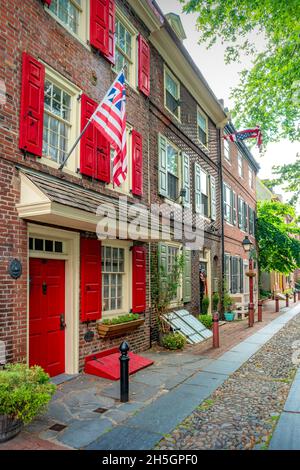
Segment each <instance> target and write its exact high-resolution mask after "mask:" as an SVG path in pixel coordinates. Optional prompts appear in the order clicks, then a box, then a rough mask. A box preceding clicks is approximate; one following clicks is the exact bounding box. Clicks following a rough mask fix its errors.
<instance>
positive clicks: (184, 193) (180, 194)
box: [176, 188, 186, 201]
mask: <svg viewBox="0 0 300 470" xmlns="http://www.w3.org/2000/svg"><path fill="white" fill-rule="evenodd" d="M181 197H182V199H185V197H186V188H182V189H181V190H180V193H179V196H178V197H177V199H176V201H178V199H179V198H181Z"/></svg>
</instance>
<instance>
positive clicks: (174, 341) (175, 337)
mask: <svg viewBox="0 0 300 470" xmlns="http://www.w3.org/2000/svg"><path fill="white" fill-rule="evenodd" d="M185 343H186V339H185V337H184V336H182V335H181V334H180V333H168V334H167V335H165V336H164V337H163V340H162V344H163V346H164V347H165V348H167V349H182V348H183V347H184V346H185Z"/></svg>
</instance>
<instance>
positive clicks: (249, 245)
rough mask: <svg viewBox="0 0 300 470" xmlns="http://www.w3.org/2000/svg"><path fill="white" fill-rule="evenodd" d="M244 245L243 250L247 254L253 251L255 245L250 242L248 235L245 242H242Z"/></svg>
mask: <svg viewBox="0 0 300 470" xmlns="http://www.w3.org/2000/svg"><path fill="white" fill-rule="evenodd" d="M242 245H243V248H244V250H245V252H246V253H249V251H250V250H251V248H252V246H253V244H252V243H251V241H250V240H249V237H248V236H247V235H246V236H245V238H244V240H243V241H242Z"/></svg>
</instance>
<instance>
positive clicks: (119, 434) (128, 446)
mask: <svg viewBox="0 0 300 470" xmlns="http://www.w3.org/2000/svg"><path fill="white" fill-rule="evenodd" d="M159 439H160V434H158V433H155V432H150V431H147V430H145V429H140V428H131V427H128V425H127V424H126V426H125V425H124V426H118V427H116V428H114V429H113V430H112V431H111V432H109V433H107V434H105V435H104V436H103V437H101V439H96V440H95V441H93V442H92V443H91V444H89V445H88V446H87V447H85V450H136V449H139V450H148V449H152V448H153V447H154V445H155V444H156V442H157V441H158V440H159Z"/></svg>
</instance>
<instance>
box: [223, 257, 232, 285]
mask: <svg viewBox="0 0 300 470" xmlns="http://www.w3.org/2000/svg"><path fill="white" fill-rule="evenodd" d="M224 277H225V286H224V288H225V290H226V291H228V292H229V291H230V287H231V286H230V255H228V254H225V255H224Z"/></svg>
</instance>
